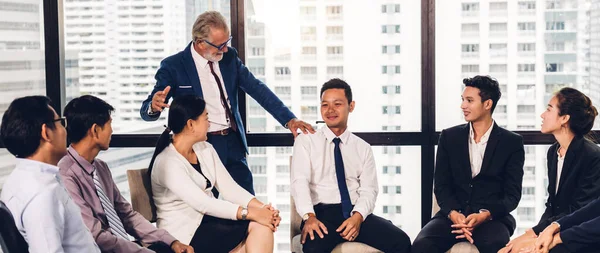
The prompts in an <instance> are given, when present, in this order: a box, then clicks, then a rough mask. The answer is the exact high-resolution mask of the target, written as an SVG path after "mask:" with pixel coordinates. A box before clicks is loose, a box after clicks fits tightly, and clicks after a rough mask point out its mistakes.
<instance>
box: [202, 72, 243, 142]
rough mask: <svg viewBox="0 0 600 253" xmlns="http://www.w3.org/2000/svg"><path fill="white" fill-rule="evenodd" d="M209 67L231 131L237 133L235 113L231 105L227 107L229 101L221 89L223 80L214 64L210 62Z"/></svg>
mask: <svg viewBox="0 0 600 253" xmlns="http://www.w3.org/2000/svg"><path fill="white" fill-rule="evenodd" d="M208 66H209V67H210V73H211V74H212V75H213V77H214V78H215V81H217V86H218V87H219V93H220V97H221V105H222V106H223V109H225V116H227V120H228V121H229V123H230V124H231V129H232V130H233V131H236V132H237V124H236V123H235V118H233V112H232V111H231V108H229V105H227V99H226V98H225V93H224V92H223V87H221V86H222V85H221V79H220V78H219V76H217V73H215V69H214V68H213V62H211V61H209V62H208Z"/></svg>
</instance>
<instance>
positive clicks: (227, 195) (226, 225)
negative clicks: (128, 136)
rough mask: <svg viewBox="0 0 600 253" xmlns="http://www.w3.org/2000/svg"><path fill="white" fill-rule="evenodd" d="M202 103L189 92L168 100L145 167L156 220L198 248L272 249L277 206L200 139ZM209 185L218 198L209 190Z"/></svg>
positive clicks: (204, 126) (204, 132)
mask: <svg viewBox="0 0 600 253" xmlns="http://www.w3.org/2000/svg"><path fill="white" fill-rule="evenodd" d="M205 107H206V103H205V102H204V100H202V99H201V98H200V97H197V96H194V95H189V96H180V97H177V98H175V99H174V100H173V102H172V103H171V106H170V109H169V118H168V127H167V129H166V130H165V131H164V132H163V133H162V135H161V136H160V139H159V140H158V143H157V147H156V151H155V152H154V156H153V157H152V160H151V162H150V166H149V172H148V173H150V179H151V183H152V194H153V199H154V203H155V205H156V213H157V223H156V224H157V226H158V227H159V228H163V229H165V230H167V231H168V232H169V233H171V234H172V235H173V236H175V238H177V239H178V240H180V241H181V242H185V243H186V244H189V245H193V247H194V248H195V249H196V250H197V251H198V252H260V253H264V252H273V232H274V231H275V230H276V228H277V226H279V222H280V221H281V218H280V217H279V211H278V210H275V209H274V208H273V207H271V206H270V205H264V204H263V203H261V202H260V201H258V200H257V199H256V198H255V197H254V196H252V195H251V194H250V193H248V191H246V190H244V188H242V187H240V186H239V185H238V184H237V183H236V182H235V181H234V180H233V179H232V178H231V175H230V174H229V172H227V170H226V169H225V167H224V166H223V164H222V163H221V161H220V160H219V156H218V155H217V152H216V151H215V149H214V148H213V147H212V145H211V144H209V143H208V142H206V138H207V136H206V135H207V131H208V124H209V122H208V116H207V112H206V109H205ZM171 130H172V131H173V133H174V134H173V140H172V142H171V140H170V131H171ZM232 134H234V133H232ZM213 187H214V188H216V189H217V190H219V192H220V194H221V197H222V199H216V198H215V197H214V196H213V193H212V189H213Z"/></svg>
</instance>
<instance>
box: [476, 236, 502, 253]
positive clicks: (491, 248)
mask: <svg viewBox="0 0 600 253" xmlns="http://www.w3.org/2000/svg"><path fill="white" fill-rule="evenodd" d="M507 243H508V239H507V240H504V239H503V238H491V239H489V240H479V241H478V240H475V246H476V247H477V249H478V250H479V252H481V253H488V252H494V253H495V252H498V251H499V250H500V249H502V248H504V246H506V244H507Z"/></svg>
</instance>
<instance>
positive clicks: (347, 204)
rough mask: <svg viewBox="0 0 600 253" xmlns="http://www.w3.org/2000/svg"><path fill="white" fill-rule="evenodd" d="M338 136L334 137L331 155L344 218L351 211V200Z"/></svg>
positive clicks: (348, 215) (346, 217) (347, 216)
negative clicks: (333, 159)
mask: <svg viewBox="0 0 600 253" xmlns="http://www.w3.org/2000/svg"><path fill="white" fill-rule="evenodd" d="M340 141H341V140H340V138H334V139H333V143H335V148H334V149H333V155H334V158H335V175H336V177H337V182H338V188H339V189H340V195H341V197H342V214H343V215H344V218H345V219H348V218H349V217H350V212H351V211H352V201H351V200H350V193H348V185H347V184H346V172H345V171H344V161H343V160H342V151H341V150H340Z"/></svg>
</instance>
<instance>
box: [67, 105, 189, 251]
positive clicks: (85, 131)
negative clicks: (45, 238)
mask: <svg viewBox="0 0 600 253" xmlns="http://www.w3.org/2000/svg"><path fill="white" fill-rule="evenodd" d="M112 111H114V108H113V107H112V106H111V105H109V104H108V103H106V102H104V101H103V100H101V99H99V98H96V97H94V96H89V95H86V96H82V97H79V98H75V99H73V100H71V102H69V104H67V106H66V107H65V111H64V115H65V117H66V118H67V137H68V138H69V140H70V141H71V142H72V144H71V146H70V147H69V149H68V150H67V155H66V156H64V157H63V158H62V159H61V160H60V162H59V163H58V167H59V168H60V175H61V177H62V179H63V182H64V184H65V187H66V188H67V191H68V192H69V194H70V195H71V198H73V200H74V201H75V203H76V204H77V205H78V206H79V208H80V209H81V216H82V217H83V221H84V223H85V225H86V226H87V227H88V228H89V229H90V231H91V232H92V235H93V237H94V238H95V240H96V243H97V244H98V246H99V247H100V249H101V250H102V252H124V253H133V252H136V253H137V252H169V253H170V252H177V253H180V252H186V253H190V252H194V250H193V249H192V247H190V246H188V245H184V244H182V243H180V242H179V241H177V240H176V239H175V238H174V237H173V236H171V235H170V234H169V233H168V232H167V231H165V230H163V229H157V228H156V227H154V226H153V225H152V224H150V222H148V221H147V220H146V219H145V218H144V217H143V216H142V215H141V214H139V213H138V212H136V211H134V210H133V209H132V208H131V205H130V204H129V203H128V202H127V200H125V198H123V196H121V194H120V192H119V189H118V188H117V185H116V184H115V182H114V181H113V179H112V175H111V173H110V169H109V168H108V166H107V165H106V163H105V162H104V161H102V160H100V159H98V158H97V156H98V153H99V152H100V151H101V150H107V149H108V144H109V143H110V137H111V135H112V126H111V122H112V118H111V116H110V114H111V112H112ZM129 235H132V236H133V237H134V238H135V239H136V240H138V241H140V242H141V243H142V244H143V245H145V246H148V247H147V248H144V247H141V246H140V245H138V244H137V243H135V242H132V241H131V240H129Z"/></svg>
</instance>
